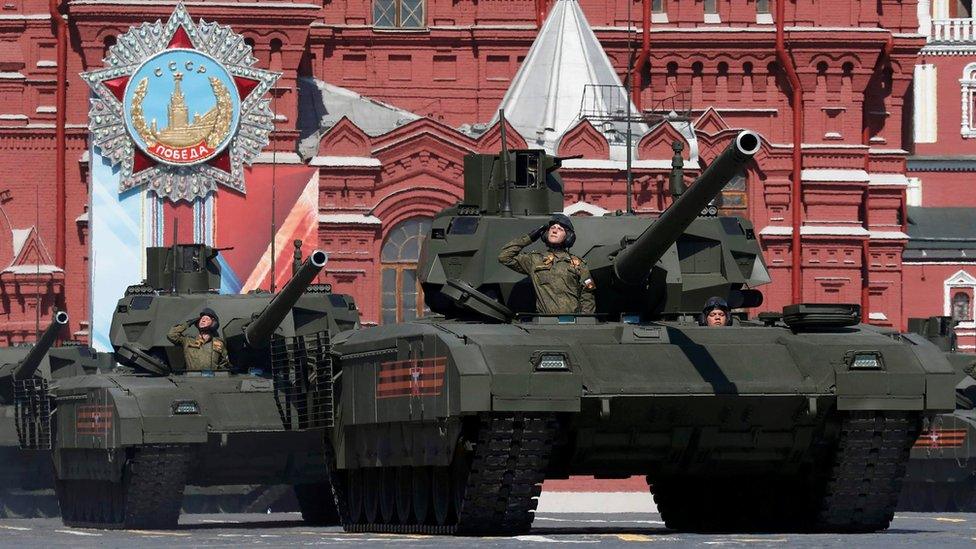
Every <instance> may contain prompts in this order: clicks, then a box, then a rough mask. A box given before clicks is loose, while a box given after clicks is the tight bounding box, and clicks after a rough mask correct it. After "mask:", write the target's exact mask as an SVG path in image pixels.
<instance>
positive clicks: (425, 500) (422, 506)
mask: <svg viewBox="0 0 976 549" xmlns="http://www.w3.org/2000/svg"><path fill="white" fill-rule="evenodd" d="M429 512H430V467H414V468H413V516H414V520H415V521H416V523H417V524H426V523H427V515H428V513H429Z"/></svg>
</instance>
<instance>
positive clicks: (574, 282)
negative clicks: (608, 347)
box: [498, 214, 596, 314]
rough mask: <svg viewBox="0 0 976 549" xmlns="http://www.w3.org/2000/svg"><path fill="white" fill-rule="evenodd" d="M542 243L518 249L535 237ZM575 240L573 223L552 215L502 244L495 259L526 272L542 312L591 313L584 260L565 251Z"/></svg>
mask: <svg viewBox="0 0 976 549" xmlns="http://www.w3.org/2000/svg"><path fill="white" fill-rule="evenodd" d="M540 238H541V239H542V242H543V243H544V244H545V245H546V250H545V251H541V252H523V251H522V249H523V248H525V247H526V246H528V245H529V244H531V243H533V242H535V241H536V240H538V239H540ZM575 241H576V233H575V231H574V230H573V222H572V221H570V220H569V218H568V217H566V216H565V215H563V214H555V215H553V216H552V219H550V220H549V223H547V224H545V225H543V226H541V227H539V228H538V229H536V230H534V231H532V232H531V233H529V234H527V235H525V236H520V237H518V238H516V239H515V240H513V241H511V242H509V243H508V244H506V245H505V246H504V247H503V248H502V251H501V253H499V254H498V261H499V262H500V263H501V264H502V265H505V266H506V267H508V268H510V269H512V270H514V271H517V272H520V273H523V274H527V275H529V278H530V279H531V280H532V287H533V288H535V296H536V305H535V306H536V310H537V311H538V312H539V313H542V314H593V313H594V312H595V311H596V299H595V298H594V296H593V290H594V289H595V288H596V285H594V284H593V279H592V278H591V277H590V270H589V269H588V268H587V267H586V262H585V261H583V260H582V259H580V258H578V257H576V256H575V255H573V254H571V253H569V248H570V247H572V245H573V242H575Z"/></svg>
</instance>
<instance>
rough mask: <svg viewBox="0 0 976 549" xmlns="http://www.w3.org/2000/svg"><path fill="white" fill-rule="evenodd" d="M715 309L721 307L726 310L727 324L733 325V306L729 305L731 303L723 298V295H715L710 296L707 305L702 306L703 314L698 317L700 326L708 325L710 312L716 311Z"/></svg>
mask: <svg viewBox="0 0 976 549" xmlns="http://www.w3.org/2000/svg"><path fill="white" fill-rule="evenodd" d="M715 309H721V310H723V311H725V325H726V326H731V325H732V308H731V307H729V303H728V302H727V301H725V300H724V299H722V298H721V297H718V296H714V297H710V298H708V301H706V302H705V306H704V307H702V312H701V316H699V317H698V324H699V325H700V326H708V313H710V312H712V311H714V310H715Z"/></svg>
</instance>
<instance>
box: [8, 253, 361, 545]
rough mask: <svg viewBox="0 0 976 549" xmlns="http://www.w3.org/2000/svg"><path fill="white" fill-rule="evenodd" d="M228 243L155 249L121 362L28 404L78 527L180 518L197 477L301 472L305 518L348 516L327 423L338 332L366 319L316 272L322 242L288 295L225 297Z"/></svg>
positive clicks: (118, 328)
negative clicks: (333, 486)
mask: <svg viewBox="0 0 976 549" xmlns="http://www.w3.org/2000/svg"><path fill="white" fill-rule="evenodd" d="M217 253H218V251H217V250H215V249H212V248H209V247H207V246H203V245H197V244H192V245H174V246H172V247H168V248H148V249H147V250H146V256H147V262H146V263H147V266H148V267H147V272H148V276H147V279H146V281H145V282H144V283H143V284H141V285H137V286H131V287H129V288H128V289H127V290H126V292H125V296H124V297H123V298H122V299H120V300H119V302H118V305H117V306H116V310H115V313H114V316H113V319H112V325H111V331H110V338H111V342H112V346H113V348H114V358H115V360H116V361H117V362H118V366H116V368H115V369H114V371H113V372H111V373H107V374H97V375H86V376H77V377H69V378H62V379H55V380H53V381H52V382H51V384H50V386H45V387H39V388H38V389H39V390H38V392H37V394H35V395H33V398H34V399H35V400H37V401H41V402H47V403H49V406H50V408H51V410H56V413H53V414H51V413H48V414H44V413H33V414H31V413H23V414H20V413H19V415H18V421H20V422H21V424H24V425H30V426H31V431H29V432H31V433H42V434H44V433H46V434H47V436H46V437H35V436H22V437H21V442H22V445H23V446H25V447H27V448H47V447H51V448H52V450H53V451H52V452H51V453H52V455H53V459H54V469H55V476H56V488H57V495H58V500H59V503H60V507H61V516H62V520H63V521H64V523H65V524H66V525H73V526H88V527H96V528H122V527H124V528H171V527H174V526H176V524H177V520H178V518H179V513H180V502H181V499H182V497H183V490H184V486H186V485H194V486H221V485H242V484H291V485H294V486H295V492H296V496H297V498H298V501H299V505H300V506H301V510H302V513H303V516H304V518H305V520H306V521H309V522H314V523H329V522H332V521H334V520H335V516H336V513H335V508H334V505H333V504H332V500H331V499H322V498H320V497H318V494H321V493H329V492H330V489H329V486H328V479H327V473H326V469H325V467H324V465H323V463H324V459H325V458H324V454H323V444H322V439H323V434H322V429H324V428H326V427H328V426H329V425H331V421H332V410H331V406H332V390H331V384H332V370H331V357H330V348H331V338H332V337H333V336H335V335H336V334H337V333H339V332H341V331H343V330H349V329H354V328H356V327H357V326H358V322H359V315H358V311H357V310H356V306H355V303H354V301H353V300H352V299H351V298H350V297H348V296H345V295H340V294H333V293H331V288H329V287H327V286H326V285H321V284H313V281H314V279H315V277H316V276H317V275H318V273H319V272H320V270H321V269H322V267H323V266H324V265H325V263H326V260H327V257H326V254H325V253H324V252H321V251H315V252H314V253H312V254H311V255H310V257H309V258H308V259H307V260H306V261H305V262H304V263H299V260H298V259H296V266H295V272H294V275H293V277H292V279H291V280H290V281H289V282H288V283H287V284H286V285H285V286H283V287H282V288H281V290H280V291H279V292H277V293H275V294H271V293H267V292H257V293H249V294H245V295H218V293H217V290H218V289H219V287H220V267H219V264H218V262H217V261H216V257H217ZM203 316H206V317H209V318H210V321H211V322H210V324H209V326H206V325H204V322H203V320H199V321H198V319H199V318H200V317H203ZM187 319H190V320H187ZM174 327H175V328H174ZM199 330H203V331H209V332H210V333H211V335H212V338H211V339H210V340H209V341H208V340H207V339H206V338H203V337H201V336H200V335H198V333H197V332H198V331H199ZM225 358H229V364H227V363H226V362H225ZM18 412H21V410H18ZM25 412H27V410H25ZM52 419H53V421H52Z"/></svg>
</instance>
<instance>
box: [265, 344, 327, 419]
mask: <svg viewBox="0 0 976 549" xmlns="http://www.w3.org/2000/svg"><path fill="white" fill-rule="evenodd" d="M331 350H332V345H331V343H330V341H329V332H327V331H323V332H317V333H314V334H308V335H304V336H297V337H274V338H272V340H271V350H270V353H271V378H272V380H273V381H274V389H275V400H276V403H277V406H278V413H279V414H280V415H281V420H282V424H283V425H284V427H285V429H286V430H305V429H316V428H322V427H331V426H332V421H333V395H332V355H331Z"/></svg>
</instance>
